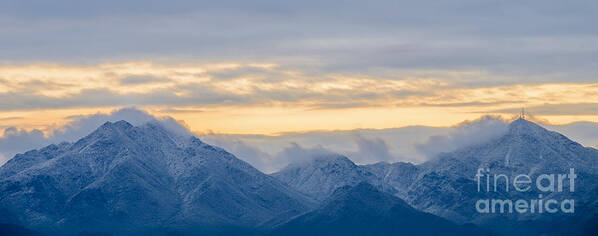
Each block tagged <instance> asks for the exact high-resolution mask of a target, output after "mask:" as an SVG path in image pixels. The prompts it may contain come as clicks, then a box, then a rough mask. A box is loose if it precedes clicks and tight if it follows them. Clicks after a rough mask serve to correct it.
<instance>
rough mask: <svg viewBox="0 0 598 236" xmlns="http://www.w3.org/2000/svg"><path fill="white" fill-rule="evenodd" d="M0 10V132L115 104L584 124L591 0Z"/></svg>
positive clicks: (222, 116)
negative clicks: (523, 117)
mask: <svg viewBox="0 0 598 236" xmlns="http://www.w3.org/2000/svg"><path fill="white" fill-rule="evenodd" d="M0 6H1V7H0V129H2V130H5V131H4V132H0V134H2V135H3V137H5V136H6V135H7V134H14V133H15V132H17V133H18V132H33V131H35V132H40V134H41V135H42V136H45V137H47V136H49V135H50V134H51V133H52V132H54V131H55V130H59V129H63V128H64V127H63V126H64V125H68V124H71V123H72V122H73V120H74V119H76V118H75V117H81V116H90V115H93V114H97V113H103V114H109V113H110V112H114V111H115V110H118V109H120V108H123V107H136V108H138V109H140V110H143V111H146V112H149V113H150V114H152V115H155V116H158V117H163V116H169V117H172V118H174V119H176V120H179V121H184V122H185V123H186V125H187V127H188V128H189V129H191V130H192V131H193V132H195V133H197V134H205V135H207V134H210V135H214V134H219V135H224V134H235V135H249V136H250V135H280V134H282V133H289V132H290V133H293V132H304V133H305V132H322V131H330V130H337V131H339V130H342V131H348V130H355V129H391V128H399V127H405V126H417V125H423V126H434V127H450V126H453V125H455V124H458V123H460V122H462V121H464V120H476V119H479V118H480V117H482V116H484V115H500V116H502V117H503V118H505V119H509V118H511V117H512V116H513V115H515V114H517V113H519V111H520V109H521V107H525V108H526V110H527V111H528V112H529V113H530V114H533V115H534V116H535V117H536V119H538V120H542V121H543V122H544V123H547V124H548V123H550V124H553V125H565V124H569V123H572V122H581V121H589V122H592V121H598V78H596V75H597V74H598V73H597V72H598V44H597V43H596V42H598V27H595V22H597V21H598V3H596V2H595V1H551V0H548V1H546V0H542V1H485V0H465V1H445V0H440V1H311V0H306V1H293V2H290V1H261V0H258V1H153V0H150V1H147V0H144V1H141V0H131V1H116V0H107V1H94V2H89V1H76V0H56V1H35V0H18V1H17V0H15V1H12V0H8V1H7V0H0ZM6 130H8V132H7V131H6ZM11 132H12V133H11ZM361 138H362V139H363V137H361ZM375 144H376V142H375V140H374V144H372V145H375ZM378 144H379V143H378ZM363 145H365V144H363ZM365 146H367V145H365ZM0 151H1V150H0ZM380 155H382V156H384V155H385V154H380Z"/></svg>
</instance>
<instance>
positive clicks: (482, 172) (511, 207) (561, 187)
mask: <svg viewBox="0 0 598 236" xmlns="http://www.w3.org/2000/svg"><path fill="white" fill-rule="evenodd" d="M512 176H513V175H512ZM475 177H476V179H477V183H478V192H482V191H484V192H499V191H505V192H506V193H508V192H509V191H516V192H521V193H525V192H531V191H533V190H534V188H535V190H537V191H534V192H538V193H539V194H538V195H537V198H535V199H516V200H514V199H479V200H477V201H476V204H475V207H476V210H477V212H479V213H521V214H523V213H540V214H541V213H557V212H562V213H574V212H575V200H574V199H561V200H560V201H559V200H556V199H552V198H548V196H554V194H553V193H561V192H567V191H568V192H569V193H573V192H575V178H577V175H576V174H575V170H574V169H569V173H558V174H540V175H538V176H537V178H535V179H533V178H532V177H530V176H529V175H526V174H520V175H516V176H514V177H513V178H512V179H509V176H507V175H505V174H490V169H489V168H486V169H478V172H477V173H476V175H475ZM499 185H501V187H499ZM491 186H492V187H491ZM510 187H512V188H510ZM505 195H507V194H505Z"/></svg>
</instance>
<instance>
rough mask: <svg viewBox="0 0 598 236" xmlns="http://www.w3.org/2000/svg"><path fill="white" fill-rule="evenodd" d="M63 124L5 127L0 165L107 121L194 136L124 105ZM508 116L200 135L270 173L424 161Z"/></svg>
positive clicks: (499, 129) (568, 129) (478, 136)
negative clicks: (344, 163)
mask: <svg viewBox="0 0 598 236" xmlns="http://www.w3.org/2000/svg"><path fill="white" fill-rule="evenodd" d="M69 119H71V122H69V123H68V124H67V125H65V126H63V127H59V128H58V129H56V130H54V131H52V132H50V133H43V132H42V131H40V130H31V131H27V130H23V129H19V128H15V127H8V128H5V129H4V130H3V132H2V134H3V135H2V136H0V164H3V163H4V162H6V161H7V160H8V159H10V158H12V157H13V156H14V155H15V154H16V153H22V152H25V151H28V150H31V149H35V148H41V147H44V146H46V145H49V144H52V143H60V142H64V141H76V140H78V139H79V138H81V137H84V136H85V135H87V134H89V133H90V132H92V131H93V130H95V129H96V128H97V127H99V126H100V125H102V124H103V123H104V122H106V121H113V122H114V121H118V120H126V121H128V122H129V123H131V124H133V125H141V124H144V123H147V122H152V121H157V122H160V123H161V124H162V125H163V126H164V127H166V128H167V129H169V130H171V131H172V132H175V133H178V134H181V135H192V134H191V133H190V132H189V130H188V128H187V126H186V125H185V123H184V122H182V121H176V120H174V119H173V118H170V117H155V116H153V115H151V114H149V113H147V112H145V111H143V110H139V109H136V108H123V109H120V110H115V111H113V112H111V113H109V114H102V113H98V114H93V115H88V116H72V117H69ZM509 122H510V120H508V119H504V118H502V117H498V116H484V117H481V118H479V119H477V120H473V121H465V122H462V123H460V124H457V125H455V126H452V127H425V126H411V127H403V128H392V129H380V130H373V129H361V130H349V131H329V132H328V131H318V132H307V133H285V134H282V135H279V136H267V135H234V134H202V135H197V136H198V137H199V138H201V139H202V140H203V141H205V142H207V143H210V144H213V145H216V146H220V147H222V148H224V149H226V150H227V151H229V152H231V153H233V154H235V155H236V156H237V157H239V158H240V159H242V160H244V161H246V162H248V163H250V164H251V165H253V166H254V167H256V168H257V169H259V170H261V171H263V172H266V173H272V172H275V171H278V170H280V169H282V168H284V167H285V166H287V165H289V164H291V163H298V162H304V161H309V160H311V159H313V158H315V157H318V156H323V155H329V154H332V153H336V154H341V155H345V156H347V157H349V158H350V159H351V160H353V161H354V162H355V163H357V164H369V163H375V162H380V161H385V162H389V163H392V162H397V161H403V162H413V163H422V162H425V161H427V160H430V159H432V158H434V157H435V156H437V155H438V154H439V153H441V152H450V151H453V150H456V149H458V148H461V147H465V146H468V145H473V144H478V143H482V142H486V141H489V140H491V139H493V138H496V137H498V136H500V135H502V134H504V133H505V132H506V131H507V129H508V124H509ZM542 125H543V126H545V127H547V128H548V129H552V130H556V131H558V132H562V133H563V134H565V135H567V136H569V137H571V138H572V139H573V140H575V141H578V142H581V143H582V144H584V145H586V146H594V147H595V146H596V145H597V144H598V136H597V135H596V134H595V132H590V131H593V130H597V129H598V123H593V122H578V123H572V124H569V125H549V124H542Z"/></svg>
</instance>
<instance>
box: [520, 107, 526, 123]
mask: <svg viewBox="0 0 598 236" xmlns="http://www.w3.org/2000/svg"><path fill="white" fill-rule="evenodd" d="M519 117H520V118H521V119H524V120H525V107H522V108H521V116H519Z"/></svg>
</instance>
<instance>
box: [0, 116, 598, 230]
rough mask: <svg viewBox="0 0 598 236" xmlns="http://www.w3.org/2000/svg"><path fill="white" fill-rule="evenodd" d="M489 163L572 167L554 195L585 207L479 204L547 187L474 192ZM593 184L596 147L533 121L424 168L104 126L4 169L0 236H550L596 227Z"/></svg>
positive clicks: (513, 169)
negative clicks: (258, 151) (236, 150)
mask: <svg viewBox="0 0 598 236" xmlns="http://www.w3.org/2000/svg"><path fill="white" fill-rule="evenodd" d="M480 168H482V169H486V170H488V173H487V174H505V175H507V176H508V177H510V178H512V177H514V176H515V175H518V174H527V175H530V176H532V177H537V176H538V175H540V174H560V173H568V172H569V169H571V168H574V169H575V171H576V174H577V175H578V178H577V181H576V182H575V184H576V186H575V187H576V189H575V191H574V192H572V193H570V192H552V193H544V194H545V195H546V196H544V198H552V199H557V200H560V199H565V198H573V199H575V200H576V207H577V208H576V214H573V215H571V214H565V213H556V214H483V213H479V212H477V211H476V208H475V204H476V200H478V199H489V198H500V199H530V198H537V197H538V194H542V193H541V192H539V191H538V190H536V189H534V190H532V191H529V192H517V191H509V192H506V191H499V192H484V191H477V187H478V184H477V182H476V173H477V172H478V169H480ZM597 180H598V150H596V149H593V148H587V147H583V146H582V145H580V144H578V143H576V142H574V141H572V140H570V139H568V138H567V137H565V136H563V135H561V134H558V133H556V132H552V131H548V130H546V129H544V128H542V127H541V126H539V125H537V124H535V123H533V122H530V121H527V120H524V119H518V120H515V121H513V122H512V123H511V124H510V125H509V129H508V131H507V132H506V133H505V134H504V135H501V136H499V137H497V138H495V139H493V140H490V141H488V142H485V143H482V144H476V145H473V146H469V147H465V148H461V149H458V150H456V151H454V152H449V153H442V154H440V155H438V156H437V157H435V158H434V159H431V160H430V161H427V162H425V163H422V164H419V165H415V164H412V163H403V162H397V163H384V162H381V163H376V164H370V165H356V164H355V163H353V162H352V161H351V160H350V159H349V158H348V157H345V156H342V155H337V154H327V155H323V156H319V157H316V158H313V159H310V160H309V161H303V162H299V163H294V164H291V165H289V166H287V167H286V168H284V169H283V170H281V171H279V172H277V173H273V174H271V175H266V174H264V173H261V172H260V171H258V170H257V169H255V168H253V167H252V166H251V165H249V164H247V163H245V162H244V161H241V160H239V159H238V158H237V157H235V156H234V155H232V154H230V153H228V152H226V151H225V150H223V149H221V148H218V147H215V146H212V145H209V144H207V143H204V142H202V141H201V140H199V139H198V138H196V137H194V136H192V135H190V134H184V133H180V132H173V131H171V130H169V129H167V128H165V127H163V126H161V125H160V124H159V123H158V122H149V123H147V124H145V125H141V126H132V125H131V124H129V123H127V122H126V121H119V122H114V123H112V122H107V123H105V124H104V125H102V126H101V127H99V128H98V129H97V130H95V131H94V132H92V133H91V134H89V135H88V136H86V137H84V138H82V139H80V140H78V141H76V142H74V143H61V144H55V145H50V146H47V147H44V148H41V149H38V150H32V151H28V152H26V153H23V154H17V155H16V156H15V157H14V158H12V159H11V160H9V161H8V162H7V163H6V164H4V165H3V166H2V167H0V212H2V213H3V214H0V224H1V225H0V232H2V231H1V230H2V228H6V229H9V230H13V231H11V232H31V231H30V230H34V231H37V232H39V233H42V234H45V235H65V234H66V235H68V234H71V235H76V234H80V233H106V234H114V235H134V234H137V235H141V234H144V235H147V234H150V235H167V234H175V233H177V234H190V235H233V234H243V235H247V234H253V235H265V234H268V235H306V234H309V235H329V234H342V235H347V234H348V235H364V234H365V235H394V234H408V235H411V234H419V235H438V234H449V235H474V234H476V235H480V234H482V235H484V234H491V233H496V234H502V235H516V234H519V235H550V234H561V233H562V234H564V233H565V231H563V230H559V229H563V228H567V227H570V228H571V227H572V228H571V230H567V231H566V232H576V233H577V234H587V233H588V232H594V231H595V230H596V228H595V227H592V225H594V224H595V223H597V222H596V219H598V217H596V216H598V214H597V213H598V212H597V211H596V210H595V206H597V204H596V201H597V200H598V194H597V193H598V188H597V186H598V185H597V184H598V181H597ZM499 187H500V188H503V187H505V186H502V185H501V186H499ZM565 187H568V186H567V185H566V186H565ZM15 230H16V231H15ZM592 230H594V231H592ZM23 234H25V233H23Z"/></svg>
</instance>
